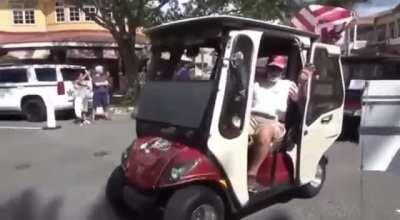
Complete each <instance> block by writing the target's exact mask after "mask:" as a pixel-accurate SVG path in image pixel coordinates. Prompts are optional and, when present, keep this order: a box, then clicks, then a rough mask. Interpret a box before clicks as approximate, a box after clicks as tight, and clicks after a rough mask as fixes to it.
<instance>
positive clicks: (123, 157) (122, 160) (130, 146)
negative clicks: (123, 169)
mask: <svg viewBox="0 0 400 220" xmlns="http://www.w3.org/2000/svg"><path fill="white" fill-rule="evenodd" d="M134 144H135V141H134V142H133V143H132V144H131V145H129V147H127V148H126V149H125V150H124V151H123V152H122V155H121V162H122V163H123V162H125V161H126V160H127V159H128V157H129V154H130V152H131V150H132V147H133V145H134Z"/></svg>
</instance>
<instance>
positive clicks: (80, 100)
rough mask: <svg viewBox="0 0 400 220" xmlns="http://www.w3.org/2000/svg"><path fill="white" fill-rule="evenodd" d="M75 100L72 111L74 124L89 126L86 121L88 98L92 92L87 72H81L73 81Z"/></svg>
mask: <svg viewBox="0 0 400 220" xmlns="http://www.w3.org/2000/svg"><path fill="white" fill-rule="evenodd" d="M74 88H75V98H74V111H75V116H76V119H75V123H76V124H78V123H79V124H80V125H81V126H82V125H83V124H90V121H89V120H88V119H87V113H88V105H89V96H90V93H91V90H92V87H91V82H90V75H89V73H88V72H82V73H80V74H79V76H78V78H77V79H76V80H75V81H74Z"/></svg>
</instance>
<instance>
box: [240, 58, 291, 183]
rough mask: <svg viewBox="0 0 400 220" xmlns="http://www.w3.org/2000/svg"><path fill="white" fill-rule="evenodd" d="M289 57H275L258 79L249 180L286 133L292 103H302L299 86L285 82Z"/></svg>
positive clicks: (253, 114) (288, 81)
mask: <svg viewBox="0 0 400 220" xmlns="http://www.w3.org/2000/svg"><path fill="white" fill-rule="evenodd" d="M286 63H287V58H286V57H285V56H271V57H270V58H269V59H268V62H267V65H266V69H265V71H262V73H261V74H257V75H256V79H255V85H254V95H253V103H252V110H251V118H250V134H251V135H253V137H254V143H255V144H254V146H253V147H252V149H251V154H250V155H251V157H252V159H251V160H250V164H249V170H248V174H249V179H250V180H251V179H253V180H255V179H256V178H255V177H256V176H257V172H258V169H259V168H260V166H261V164H262V162H263V161H264V159H265V158H266V157H267V155H268V153H269V152H270V151H271V150H272V149H273V147H274V146H276V145H277V143H279V142H280V141H281V140H282V139H283V137H284V135H285V133H286V130H285V126H284V124H283V123H282V122H284V121H285V116H286V110H287V104H288V100H289V99H291V100H293V101H297V100H298V97H299V96H298V94H299V92H298V91H299V89H298V87H297V85H296V84H295V83H294V82H292V81H290V80H286V79H282V75H283V72H284V70H285V69H286Z"/></svg>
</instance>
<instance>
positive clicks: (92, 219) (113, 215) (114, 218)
mask: <svg viewBox="0 0 400 220" xmlns="http://www.w3.org/2000/svg"><path fill="white" fill-rule="evenodd" d="M156 213H157V214H152V215H148V216H138V215H135V214H134V213H133V212H131V211H129V210H119V209H115V208H113V207H112V205H111V204H110V203H109V202H108V200H107V199H106V198H105V196H99V198H98V199H97V200H96V202H95V203H94V204H93V205H92V207H91V208H90V210H89V214H88V216H87V220H153V219H154V220H155V219H161V216H160V215H159V213H158V212H156Z"/></svg>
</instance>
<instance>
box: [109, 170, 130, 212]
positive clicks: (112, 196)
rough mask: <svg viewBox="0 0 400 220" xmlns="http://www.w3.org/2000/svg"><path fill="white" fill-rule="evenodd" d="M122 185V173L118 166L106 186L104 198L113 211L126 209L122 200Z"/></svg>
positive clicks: (123, 182) (123, 181)
mask: <svg viewBox="0 0 400 220" xmlns="http://www.w3.org/2000/svg"><path fill="white" fill-rule="evenodd" d="M124 184H125V180H124V171H123V170H122V167H121V166H118V167H117V168H115V169H114V171H113V172H112V173H111V175H110V177H109V178H108V182H107V185H106V197H107V199H108V201H109V202H110V203H111V206H112V207H113V208H114V209H118V210H122V209H126V208H127V206H126V204H125V202H124V200H123V187H124Z"/></svg>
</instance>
